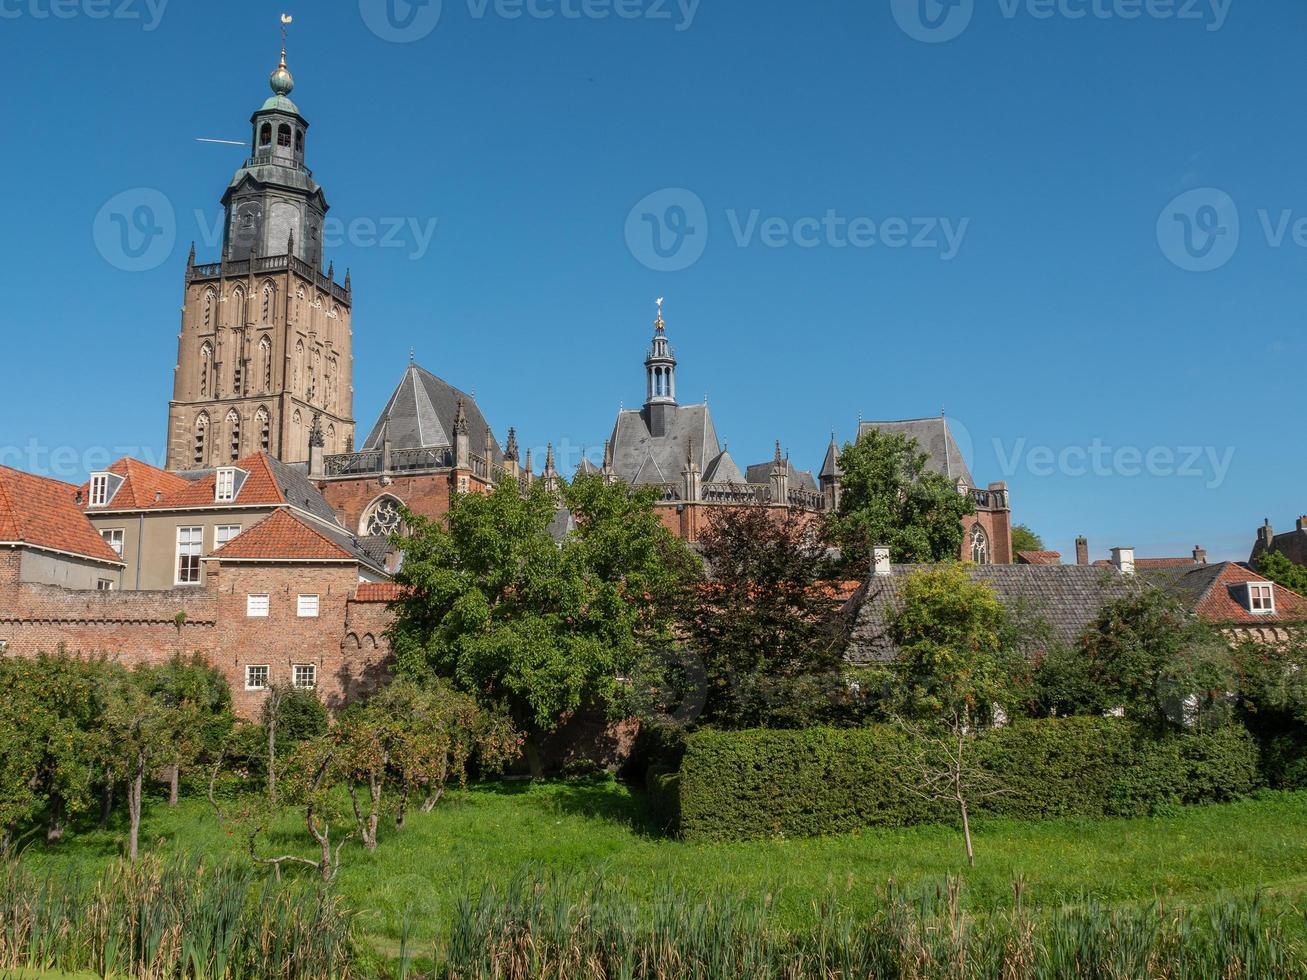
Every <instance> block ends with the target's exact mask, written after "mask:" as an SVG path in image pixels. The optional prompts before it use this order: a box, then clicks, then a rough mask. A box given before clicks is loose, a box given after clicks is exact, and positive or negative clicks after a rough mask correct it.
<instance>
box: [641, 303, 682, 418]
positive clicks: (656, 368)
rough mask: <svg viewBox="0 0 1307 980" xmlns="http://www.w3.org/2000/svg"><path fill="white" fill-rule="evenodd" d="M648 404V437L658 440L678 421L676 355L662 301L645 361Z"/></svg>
mask: <svg viewBox="0 0 1307 980" xmlns="http://www.w3.org/2000/svg"><path fill="white" fill-rule="evenodd" d="M644 372H645V381H646V384H645V401H644V409H643V410H642V411H641V413H640V414H642V415H643V416H644V424H645V425H647V426H648V427H649V434H650V435H651V436H654V437H655V438H657V437H659V436H663V435H666V434H667V430H668V429H669V428H670V427H671V422H672V420H673V419H674V418H676V352H675V351H673V350H672V348H671V345H670V344H668V343H667V325H666V324H665V323H663V301H662V300H661V299H660V300H658V319H656V320H655V321H654V335H653V342H652V343H651V344H650V346H649V353H648V354H647V355H646V356H645V359H644Z"/></svg>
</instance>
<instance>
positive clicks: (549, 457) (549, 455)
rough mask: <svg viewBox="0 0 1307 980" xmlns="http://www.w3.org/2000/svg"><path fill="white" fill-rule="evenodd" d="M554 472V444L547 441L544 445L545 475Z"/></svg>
mask: <svg viewBox="0 0 1307 980" xmlns="http://www.w3.org/2000/svg"><path fill="white" fill-rule="evenodd" d="M553 472H554V444H553V443H552V442H551V443H548V444H547V445H546V446H545V475H546V476H547V475H549V474H551V473H553Z"/></svg>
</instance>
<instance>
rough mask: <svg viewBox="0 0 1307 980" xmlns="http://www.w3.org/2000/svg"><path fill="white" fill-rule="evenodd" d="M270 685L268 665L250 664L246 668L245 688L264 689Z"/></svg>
mask: <svg viewBox="0 0 1307 980" xmlns="http://www.w3.org/2000/svg"><path fill="white" fill-rule="evenodd" d="M267 686H268V665H267V664H250V665H249V666H248V667H246V668H245V690H247V691H262V690H263V689H264V688H265V687H267Z"/></svg>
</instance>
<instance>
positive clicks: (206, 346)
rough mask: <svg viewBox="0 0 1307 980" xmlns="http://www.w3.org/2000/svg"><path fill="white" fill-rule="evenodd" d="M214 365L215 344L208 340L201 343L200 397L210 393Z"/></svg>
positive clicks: (205, 396)
mask: <svg viewBox="0 0 1307 980" xmlns="http://www.w3.org/2000/svg"><path fill="white" fill-rule="evenodd" d="M212 365H213V345H212V344H210V343H209V342H208V341H207V340H206V341H205V342H204V343H203V344H201V345H200V397H201V398H207V397H208V395H209V371H210V368H211V367H212Z"/></svg>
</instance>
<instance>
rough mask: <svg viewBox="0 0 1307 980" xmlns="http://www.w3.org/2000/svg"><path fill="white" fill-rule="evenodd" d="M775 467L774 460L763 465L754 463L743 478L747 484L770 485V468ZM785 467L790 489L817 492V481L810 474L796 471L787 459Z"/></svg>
mask: <svg viewBox="0 0 1307 980" xmlns="http://www.w3.org/2000/svg"><path fill="white" fill-rule="evenodd" d="M775 465H776V460H774V459H769V460H768V461H767V462H765V463H754V464H753V465H752V466H750V467H749V468H748V469H747V470H746V471H745V476H746V478H747V479H748V482H749V483H770V482H771V471H772V467H773V466H775ZM785 466H786V467H787V468H788V469H789V471H790V472H789V476H790V488H791V489H795V490H812V491H814V492H815V491H816V490H817V481H816V480H814V479H813V477H812V473H810V472H809V471H808V470H796V469H795V468H794V464H793V463H791V462H790V461H789V460H788V459H787V460H786V461H785Z"/></svg>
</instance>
